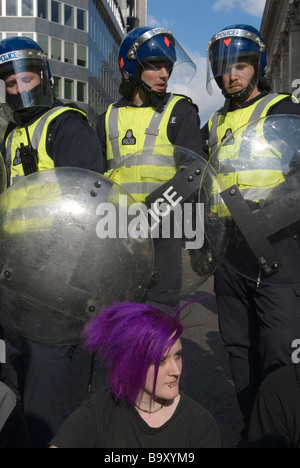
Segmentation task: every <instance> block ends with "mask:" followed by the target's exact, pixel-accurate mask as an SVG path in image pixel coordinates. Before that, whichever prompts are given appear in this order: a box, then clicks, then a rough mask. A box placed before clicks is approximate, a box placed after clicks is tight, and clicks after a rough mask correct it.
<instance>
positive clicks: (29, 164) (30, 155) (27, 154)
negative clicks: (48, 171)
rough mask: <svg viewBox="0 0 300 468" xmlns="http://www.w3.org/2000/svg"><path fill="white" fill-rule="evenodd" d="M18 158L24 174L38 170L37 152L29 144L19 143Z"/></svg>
mask: <svg viewBox="0 0 300 468" xmlns="http://www.w3.org/2000/svg"><path fill="white" fill-rule="evenodd" d="M20 159H21V163H22V166H23V171H24V174H25V175H26V176H27V175H29V174H32V173H33V172H37V171H38V153H37V150H35V149H34V148H32V146H31V145H27V146H24V144H23V143H21V147H20Z"/></svg>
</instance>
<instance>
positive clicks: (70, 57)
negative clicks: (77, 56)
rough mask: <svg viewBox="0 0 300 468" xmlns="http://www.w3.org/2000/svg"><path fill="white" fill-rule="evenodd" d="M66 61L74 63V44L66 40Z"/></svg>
mask: <svg viewBox="0 0 300 468" xmlns="http://www.w3.org/2000/svg"><path fill="white" fill-rule="evenodd" d="M65 62H66V63H71V64H74V44H73V43H72V42H65Z"/></svg>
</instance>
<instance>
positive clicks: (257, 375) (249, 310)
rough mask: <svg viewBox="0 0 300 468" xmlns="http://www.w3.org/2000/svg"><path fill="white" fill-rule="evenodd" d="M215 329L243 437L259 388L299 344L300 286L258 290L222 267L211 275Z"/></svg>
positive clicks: (265, 286)
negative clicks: (240, 417)
mask: <svg viewBox="0 0 300 468" xmlns="http://www.w3.org/2000/svg"><path fill="white" fill-rule="evenodd" d="M215 293H216V300H217V306H218V314H219V327H220V332H221V336H222V339H223V340H224V343H225V348H226V350H227V351H228V353H229V363H230V368H231V372H232V377H233V381H234V385H235V391H236V395H237V399H238V403H239V407H240V409H241V412H242V414H243V417H244V421H245V428H244V429H243V431H242V436H244V437H247V432H248V426H249V421H250V416H251V412H252V408H253V404H254V399H255V396H256V393H257V390H258V386H259V385H260V383H261V382H262V380H263V378H264V377H265V376H266V375H267V374H268V373H270V372H272V371H273V370H275V369H277V368H279V367H281V366H283V365H286V364H288V365H289V364H290V365H291V364H292V353H293V351H294V349H293V348H292V342H293V341H294V340H295V339H300V287H299V286H295V287H288V286H286V287H278V286H275V285H274V286H273V285H272V286H271V285H262V284H260V285H258V286H257V284H256V283H255V282H253V281H250V280H248V279H246V278H244V277H242V276H240V275H238V274H237V273H235V272H234V271H233V270H232V269H231V268H230V267H228V266H226V265H224V264H221V265H220V266H219V267H218V269H217V271H216V272H215Z"/></svg>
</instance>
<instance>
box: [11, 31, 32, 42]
mask: <svg viewBox="0 0 300 468" xmlns="http://www.w3.org/2000/svg"><path fill="white" fill-rule="evenodd" d="M17 35H18V33H15V36H17ZM21 35H22V36H23V37H29V38H30V39H33V40H34V37H33V36H34V35H33V33H30V32H23V33H22V34H21Z"/></svg>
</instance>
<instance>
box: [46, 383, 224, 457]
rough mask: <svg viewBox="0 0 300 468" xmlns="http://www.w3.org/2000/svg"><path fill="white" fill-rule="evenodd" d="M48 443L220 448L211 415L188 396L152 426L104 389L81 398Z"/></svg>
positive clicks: (86, 445) (93, 446)
mask: <svg viewBox="0 0 300 468" xmlns="http://www.w3.org/2000/svg"><path fill="white" fill-rule="evenodd" d="M50 445H54V446H56V447H59V448H166V447H168V448H177V449H178V448H220V446H221V442H220V435H219V430H218V427H217V424H216V422H215V420H214V418H213V416H212V415H211V414H210V413H209V412H208V411H207V410H206V409H205V408H203V407H202V406H201V405H199V404H198V403H196V402H195V401H194V400H192V399H191V398H189V397H188V396H186V395H184V394H181V399H180V401H179V403H178V406H177V408H176V410H175V411H174V414H173V415H172V417H171V418H170V419H169V420H168V421H167V422H166V423H165V424H163V425H162V426H161V427H159V428H153V427H150V426H148V424H147V423H146V422H145V421H144V420H143V419H142V418H141V417H140V415H139V413H138V412H137V411H136V410H135V409H134V408H131V407H129V406H128V405H126V404H124V403H120V402H119V403H116V402H115V401H114V400H113V398H112V397H111V396H108V395H107V394H105V393H104V392H101V393H98V394H97V395H94V396H92V397H91V398H90V399H88V400H85V401H84V402H83V404H82V405H81V406H80V407H79V408H78V409H77V410H76V411H75V412H74V413H73V414H72V415H71V416H70V417H69V418H68V419H67V420H66V421H65V422H64V424H63V425H62V427H61V428H60V430H59V431H58V433H57V434H56V436H55V437H54V438H53V439H52V440H51V442H50Z"/></svg>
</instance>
